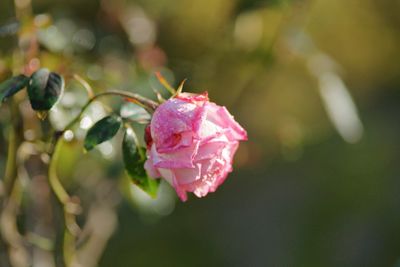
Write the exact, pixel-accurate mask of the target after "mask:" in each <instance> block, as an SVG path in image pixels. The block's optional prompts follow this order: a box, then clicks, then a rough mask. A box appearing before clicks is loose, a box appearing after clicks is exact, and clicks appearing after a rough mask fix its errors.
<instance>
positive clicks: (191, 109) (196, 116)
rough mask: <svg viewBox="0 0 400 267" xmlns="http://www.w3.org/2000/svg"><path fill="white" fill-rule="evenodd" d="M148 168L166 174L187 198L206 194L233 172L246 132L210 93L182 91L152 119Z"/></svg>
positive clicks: (157, 173) (182, 197) (183, 198)
mask: <svg viewBox="0 0 400 267" xmlns="http://www.w3.org/2000/svg"><path fill="white" fill-rule="evenodd" d="M150 135H151V136H150V137H147V138H146V139H147V140H151V142H148V144H150V145H148V148H147V156H148V159H147V161H146V163H145V169H146V170H147V172H148V174H149V176H151V177H153V178H157V177H163V178H164V179H165V180H167V181H168V182H169V183H170V184H171V185H172V186H173V187H174V188H175V190H176V192H177V194H178V196H179V197H180V199H181V200H182V201H186V200H187V195H186V193H187V192H193V193H194V194H195V195H196V196H198V197H204V196H205V195H207V194H208V193H209V192H214V191H215V190H216V189H217V188H218V186H219V185H221V184H222V183H223V182H224V180H225V178H226V177H227V175H228V173H229V172H231V171H232V159H233V156H234V154H235V152H236V149H237V148H238V146H239V141H240V140H247V133H246V131H245V130H244V129H243V128H242V127H241V126H240V125H239V124H238V123H237V122H236V121H235V120H234V118H233V116H232V115H231V114H230V113H229V112H228V110H227V109H226V108H225V107H221V106H218V105H216V104H215V103H213V102H210V101H209V100H208V95H207V92H206V93H203V94H200V95H197V94H189V93H180V94H178V95H177V96H176V97H175V98H172V99H170V100H168V101H166V102H164V103H163V104H161V105H160V106H159V107H158V108H157V109H156V110H155V112H154V114H153V117H152V120H151V123H150Z"/></svg>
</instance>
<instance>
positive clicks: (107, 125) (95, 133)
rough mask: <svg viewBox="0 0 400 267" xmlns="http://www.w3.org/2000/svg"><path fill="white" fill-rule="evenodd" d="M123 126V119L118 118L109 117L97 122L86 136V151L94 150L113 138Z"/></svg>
mask: <svg viewBox="0 0 400 267" xmlns="http://www.w3.org/2000/svg"><path fill="white" fill-rule="evenodd" d="M121 124H122V123H121V119H120V118H119V117H117V116H108V117H105V118H103V119H101V120H99V121H98V122H96V123H95V124H94V125H93V126H92V128H90V129H89V131H88V133H87V135H86V138H85V143H84V147H85V149H86V150H87V151H89V150H92V149H93V148H94V147H95V146H97V145H98V144H101V143H103V142H105V141H107V140H110V139H111V138H113V137H114V135H116V134H117V132H118V130H119V128H121Z"/></svg>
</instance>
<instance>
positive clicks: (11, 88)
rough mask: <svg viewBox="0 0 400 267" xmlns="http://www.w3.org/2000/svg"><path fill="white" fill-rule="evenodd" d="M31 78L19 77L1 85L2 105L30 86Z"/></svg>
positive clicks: (0, 98) (0, 99)
mask: <svg viewBox="0 0 400 267" xmlns="http://www.w3.org/2000/svg"><path fill="white" fill-rule="evenodd" d="M28 82H29V78H28V77H26V76H25V75H22V74H21V75H18V76H15V77H12V78H10V79H8V80H6V81H4V82H2V83H0V105H1V104H2V103H3V102H4V101H6V100H7V98H9V97H11V96H13V95H14V94H16V93H17V92H19V91H20V90H22V89H23V88H24V87H26V86H27V85H28Z"/></svg>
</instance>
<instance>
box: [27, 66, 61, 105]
mask: <svg viewBox="0 0 400 267" xmlns="http://www.w3.org/2000/svg"><path fill="white" fill-rule="evenodd" d="M63 90H64V79H63V77H62V76H61V75H59V74H57V73H55V72H50V71H49V70H48V69H39V70H38V71H36V72H35V73H33V74H32V76H31V79H30V81H29V85H28V95H29V100H30V102H31V106H32V108H33V109H34V110H40V111H44V110H50V109H51V108H52V107H53V106H54V104H55V103H56V102H57V101H58V99H60V96H61V94H62V92H63Z"/></svg>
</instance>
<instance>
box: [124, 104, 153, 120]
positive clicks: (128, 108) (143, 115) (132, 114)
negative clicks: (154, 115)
mask: <svg viewBox="0 0 400 267" xmlns="http://www.w3.org/2000/svg"><path fill="white" fill-rule="evenodd" d="M120 114H121V117H122V118H125V119H129V120H132V121H135V122H139V123H148V122H149V120H150V119H151V117H150V114H149V113H148V112H147V111H146V110H145V109H144V108H142V107H140V106H138V105H136V104H134V103H126V104H124V105H123V106H122V107H121V111H120Z"/></svg>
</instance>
